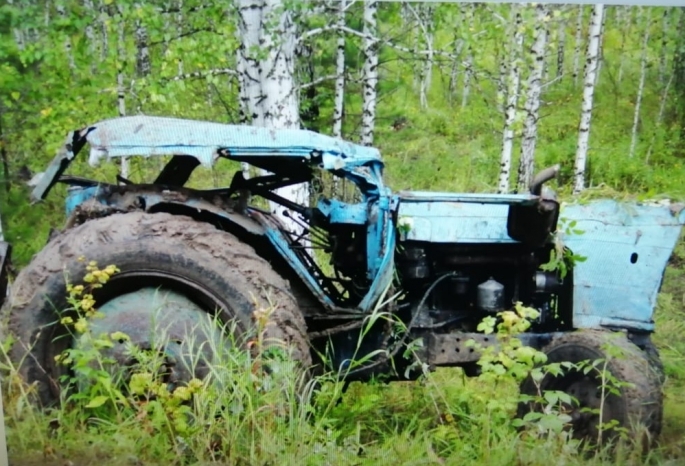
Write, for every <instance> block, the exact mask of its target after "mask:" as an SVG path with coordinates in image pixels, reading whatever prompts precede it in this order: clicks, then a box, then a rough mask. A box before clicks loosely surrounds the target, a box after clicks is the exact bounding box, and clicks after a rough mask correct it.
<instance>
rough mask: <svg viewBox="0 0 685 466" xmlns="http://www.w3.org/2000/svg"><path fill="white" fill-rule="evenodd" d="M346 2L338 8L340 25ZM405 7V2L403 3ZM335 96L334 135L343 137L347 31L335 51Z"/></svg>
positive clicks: (341, 36) (341, 25)
mask: <svg viewBox="0 0 685 466" xmlns="http://www.w3.org/2000/svg"><path fill="white" fill-rule="evenodd" d="M345 3H346V0H340V4H339V10H338V26H340V27H341V28H342V27H344V26H345ZM403 7H404V4H403ZM335 74H336V78H335V97H334V99H333V136H334V137H336V138H342V123H343V112H344V110H345V108H344V105H345V33H344V32H343V31H342V29H341V30H339V31H338V40H337V48H336V53H335Z"/></svg>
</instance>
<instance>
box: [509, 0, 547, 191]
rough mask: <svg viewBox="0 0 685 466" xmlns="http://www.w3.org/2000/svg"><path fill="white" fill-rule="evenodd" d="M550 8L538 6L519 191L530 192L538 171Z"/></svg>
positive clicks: (543, 5)
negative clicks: (537, 162)
mask: <svg viewBox="0 0 685 466" xmlns="http://www.w3.org/2000/svg"><path fill="white" fill-rule="evenodd" d="M547 8H548V6H547V5H546V4H543V3H538V4H537V5H536V7H535V10H536V14H535V32H534V34H533V45H532V46H531V48H530V54H531V56H532V59H533V63H532V65H531V67H530V74H529V76H528V85H527V88H528V92H527V96H526V103H525V107H524V109H525V120H524V123H523V140H522V141H521V158H520V160H519V169H518V181H517V184H518V190H519V191H523V192H527V191H528V189H529V186H530V183H531V181H533V170H534V169H535V145H536V143H537V125H538V113H539V110H540V95H541V93H542V73H543V71H544V66H545V51H546V49H547V28H546V26H545V25H546V23H547V21H548V20H549V12H548V10H547Z"/></svg>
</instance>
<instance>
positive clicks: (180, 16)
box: [176, 0, 183, 75]
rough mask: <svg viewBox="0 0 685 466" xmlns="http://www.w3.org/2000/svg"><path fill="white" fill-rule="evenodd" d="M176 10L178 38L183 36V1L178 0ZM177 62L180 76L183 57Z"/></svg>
mask: <svg viewBox="0 0 685 466" xmlns="http://www.w3.org/2000/svg"><path fill="white" fill-rule="evenodd" d="M176 8H177V9H178V10H177V11H178V12H177V13H176V30H177V34H178V36H179V37H180V36H181V34H183V0H178V2H177V3H176ZM177 60H178V74H179V75H182V74H183V57H182V56H179V57H178V58H177Z"/></svg>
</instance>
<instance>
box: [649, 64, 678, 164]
mask: <svg viewBox="0 0 685 466" xmlns="http://www.w3.org/2000/svg"><path fill="white" fill-rule="evenodd" d="M672 82H673V75H671V77H670V78H669V79H668V82H667V83H666V86H664V90H663V92H662V93H661V99H659V113H657V116H656V123H655V125H654V133H653V135H652V140H651V142H650V143H649V148H648V149H647V156H646V157H645V163H646V164H649V158H650V157H651V155H652V149H653V148H654V141H655V140H656V135H657V129H658V127H659V126H661V122H663V121H664V113H665V112H666V101H667V97H668V91H669V89H670V88H671V83H672Z"/></svg>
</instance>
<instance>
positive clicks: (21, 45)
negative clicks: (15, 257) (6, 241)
mask: <svg viewBox="0 0 685 466" xmlns="http://www.w3.org/2000/svg"><path fill="white" fill-rule="evenodd" d="M7 4H8V5H10V6H12V5H14V0H7ZM12 35H13V36H14V43H15V44H17V48H18V49H19V50H24V49H25V48H26V38H25V36H24V31H23V30H22V29H20V28H17V27H13V28H12ZM0 234H1V231H0ZM0 241H2V238H0Z"/></svg>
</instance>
